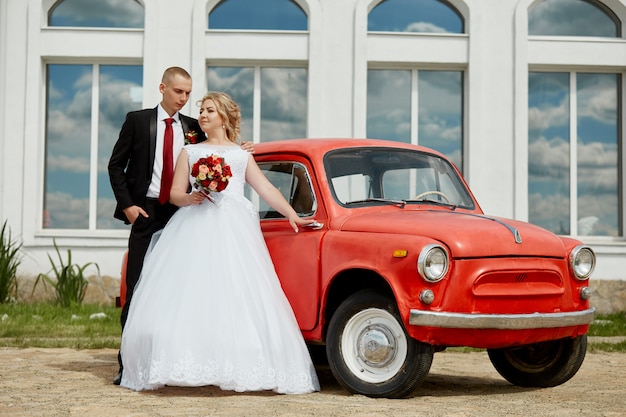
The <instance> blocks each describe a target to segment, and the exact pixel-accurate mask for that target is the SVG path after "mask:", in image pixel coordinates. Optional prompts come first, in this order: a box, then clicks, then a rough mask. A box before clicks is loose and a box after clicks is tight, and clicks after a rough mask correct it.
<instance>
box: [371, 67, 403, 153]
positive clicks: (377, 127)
mask: <svg viewBox="0 0 626 417" xmlns="http://www.w3.org/2000/svg"><path fill="white" fill-rule="evenodd" d="M367 137H368V138H372V139H389V140H394V141H396V142H404V143H411V71H400V70H369V71H368V73H367Z"/></svg>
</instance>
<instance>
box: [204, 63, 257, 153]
mask: <svg viewBox="0 0 626 417" xmlns="http://www.w3.org/2000/svg"><path fill="white" fill-rule="evenodd" d="M207 79H208V83H207V87H208V89H209V91H223V92H225V93H227V94H228V95H230V96H231V97H232V98H233V100H235V102H236V103H237V104H239V107H240V108H241V139H242V140H247V141H252V140H253V136H252V119H253V112H254V68H251V67H209V68H208V70H207Z"/></svg>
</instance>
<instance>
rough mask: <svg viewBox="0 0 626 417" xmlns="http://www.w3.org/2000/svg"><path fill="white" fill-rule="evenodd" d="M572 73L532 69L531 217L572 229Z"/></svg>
mask: <svg viewBox="0 0 626 417" xmlns="http://www.w3.org/2000/svg"><path fill="white" fill-rule="evenodd" d="M569 100H570V96H569V74H566V73H530V74H529V83H528V141H529V144H528V204H529V207H528V219H529V221H530V222H531V223H534V224H536V225H539V226H542V227H544V228H546V229H548V230H551V231H552V232H554V233H558V234H563V235H567V234H569V233H570V227H569V225H570V220H569V219H570V192H569V189H570V179H569V178H570V177H569V171H570V158H569V154H570V135H569Z"/></svg>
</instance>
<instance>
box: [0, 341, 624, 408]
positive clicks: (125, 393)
mask: <svg viewBox="0 0 626 417" xmlns="http://www.w3.org/2000/svg"><path fill="white" fill-rule="evenodd" d="M116 355H117V351H116V350H113V349H101V350H74V349H36V348H30V349H13V348H2V349H0V384H1V388H0V416H7V417H8V416H11V417H15V416H20V417H21V416H24V417H26V416H29V417H30V416H46V417H47V416H77V417H78V416H80V417H104V416H107V417H122V416H124V417H125V416H132V417H160V416H164V417H165V416H167V417H170V416H185V417H195V416H199V417H200V416H201V417H204V416H226V417H235V416H250V417H264V416H272V417H276V416H302V417H307V416H320V417H344V416H359V417H381V416H389V417H409V416H410V417H415V416H454V417H466V416H481V417H489V416H498V417H500V416H520V417H522V416H523V417H528V416H542V417H543V416H564V417H570V416H593V417H597V416H611V417H612V416H626V354H623V353H602V352H599V353H588V354H587V357H586V359H585V362H584V363H583V365H582V368H581V369H580V371H579V372H578V373H577V374H576V376H574V378H573V379H572V380H570V381H569V382H567V383H566V384H563V385H561V386H559V387H555V388H548V389H529V388H519V387H515V386H512V385H510V384H509V383H507V382H506V381H505V380H504V379H502V378H501V377H500V376H499V375H498V374H497V373H496V371H495V370H494V369H493V367H492V366H491V363H490V362H489V359H488V357H487V354H486V353H485V352H472V353H459V352H441V353H437V354H435V359H434V362H433V366H432V368H431V371H430V374H429V376H428V378H427V379H426V381H425V382H424V383H423V385H421V386H420V387H419V388H418V390H417V391H415V393H414V394H413V395H412V396H411V397H410V398H408V399H404V400H388V399H371V398H367V397H364V396H361V395H350V394H348V393H347V392H346V391H344V390H343V389H342V388H341V387H340V386H339V385H338V384H337V382H336V381H335V380H334V379H333V377H332V374H331V373H330V371H329V370H328V369H327V368H323V367H320V368H318V375H319V377H320V382H321V384H322V391H321V392H318V393H313V394H307V395H278V394H274V393H271V392H261V393H244V394H237V393H232V392H227V391H221V390H220V389H218V388H215V387H201V388H179V387H166V388H164V389H161V390H158V391H151V392H140V393H138V392H132V391H129V390H126V389H124V388H119V387H117V386H114V385H113V384H112V383H111V378H112V377H113V375H114V374H115V372H116V366H117V365H116V364H117V361H116Z"/></svg>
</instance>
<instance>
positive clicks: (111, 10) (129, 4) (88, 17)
mask: <svg viewBox="0 0 626 417" xmlns="http://www.w3.org/2000/svg"><path fill="white" fill-rule="evenodd" d="M48 26H65V27H97V28H138V29H142V28H143V26H144V9H143V6H142V5H141V3H140V2H139V0H120V1H116V2H111V1H102V0H59V1H57V2H56V3H55V4H54V6H52V7H51V8H50V10H49V12H48Z"/></svg>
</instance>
